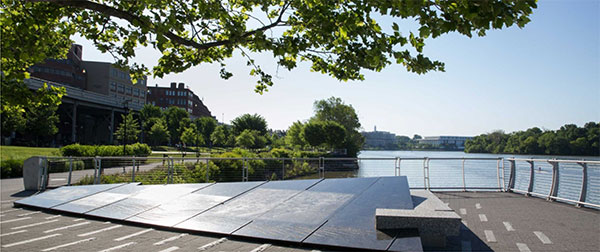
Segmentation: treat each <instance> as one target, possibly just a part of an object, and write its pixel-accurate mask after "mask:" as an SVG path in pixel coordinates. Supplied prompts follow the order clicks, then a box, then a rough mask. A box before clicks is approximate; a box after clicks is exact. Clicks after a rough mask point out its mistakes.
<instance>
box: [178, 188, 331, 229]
mask: <svg viewBox="0 0 600 252" xmlns="http://www.w3.org/2000/svg"><path fill="white" fill-rule="evenodd" d="M319 181H321V180H312V179H311V180H293V181H271V182H268V183H266V184H263V185H261V186H260V187H257V188H255V189H253V190H252V191H249V192H248V193H245V194H243V195H241V196H239V197H236V198H235V199H233V200H231V201H228V202H226V203H225V204H223V205H219V206H217V207H215V208H212V209H210V210H209V211H206V212H204V213H202V214H200V215H198V216H196V217H194V218H192V219H190V220H187V221H185V222H183V223H181V224H179V225H177V227H178V228H185V229H190V230H198V231H208V232H213V233H224V234H230V233H232V232H233V231H235V230H237V229H239V228H240V227H242V226H244V225H246V224H247V223H249V222H250V221H252V220H254V219H255V218H257V217H259V216H261V215H262V214H264V213H265V212H267V211H269V210H271V209H272V208H274V207H276V206H277V205H279V204H281V203H282V202H284V201H286V200H289V199H290V198H292V197H294V196H295V195H297V194H298V193H300V192H302V191H304V190H306V189H307V188H309V187H311V186H313V185H315V184H316V183H318V182H319ZM292 200H293V198H292Z"/></svg>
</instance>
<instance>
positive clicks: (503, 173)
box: [500, 158, 506, 192]
mask: <svg viewBox="0 0 600 252" xmlns="http://www.w3.org/2000/svg"><path fill="white" fill-rule="evenodd" d="M500 160H501V162H502V191H505V192H506V171H505V170H504V158H501V159H500Z"/></svg>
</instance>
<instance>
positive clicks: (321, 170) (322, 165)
mask: <svg viewBox="0 0 600 252" xmlns="http://www.w3.org/2000/svg"><path fill="white" fill-rule="evenodd" d="M319 178H325V159H324V158H323V157H319Z"/></svg>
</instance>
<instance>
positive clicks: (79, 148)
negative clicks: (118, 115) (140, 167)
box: [60, 143, 152, 157]
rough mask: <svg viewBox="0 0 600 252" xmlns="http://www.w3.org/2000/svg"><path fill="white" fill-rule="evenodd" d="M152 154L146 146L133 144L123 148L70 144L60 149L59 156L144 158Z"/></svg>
mask: <svg viewBox="0 0 600 252" xmlns="http://www.w3.org/2000/svg"><path fill="white" fill-rule="evenodd" d="M151 153H152V150H151V149H150V147H148V145H147V144H141V143H135V144H130V145H127V146H125V152H124V153H123V146H118V145H80V144H71V145H67V146H64V147H62V148H60V154H61V155H62V156H64V157H69V156H71V157H95V156H100V157H118V156H136V157H146V156H149V155H150V154H151Z"/></svg>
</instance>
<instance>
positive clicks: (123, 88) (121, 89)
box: [118, 84, 125, 93]
mask: <svg viewBox="0 0 600 252" xmlns="http://www.w3.org/2000/svg"><path fill="white" fill-rule="evenodd" d="M118 91H119V93H124V92H125V86H123V85H121V84H119V90H118Z"/></svg>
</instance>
